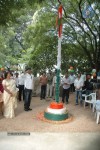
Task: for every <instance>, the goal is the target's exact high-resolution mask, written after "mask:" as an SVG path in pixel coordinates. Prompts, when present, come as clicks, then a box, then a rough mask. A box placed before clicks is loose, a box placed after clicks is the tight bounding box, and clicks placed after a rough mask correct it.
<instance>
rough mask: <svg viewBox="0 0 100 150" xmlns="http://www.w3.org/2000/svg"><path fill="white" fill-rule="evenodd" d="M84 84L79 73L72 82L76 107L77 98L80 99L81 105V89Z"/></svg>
mask: <svg viewBox="0 0 100 150" xmlns="http://www.w3.org/2000/svg"><path fill="white" fill-rule="evenodd" d="M83 85H84V83H83V80H82V79H81V74H80V73H79V74H78V75H77V78H76V79H75V81H74V86H75V90H76V105H78V97H80V104H82V87H83Z"/></svg>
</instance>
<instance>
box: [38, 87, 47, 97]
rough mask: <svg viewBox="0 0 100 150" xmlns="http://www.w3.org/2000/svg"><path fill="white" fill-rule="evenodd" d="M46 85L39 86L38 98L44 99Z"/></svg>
mask: <svg viewBox="0 0 100 150" xmlns="http://www.w3.org/2000/svg"><path fill="white" fill-rule="evenodd" d="M46 87H47V86H46V85H41V95H40V98H41V99H42V98H44V99H45V97H46Z"/></svg>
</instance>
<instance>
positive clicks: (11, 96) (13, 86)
mask: <svg viewBox="0 0 100 150" xmlns="http://www.w3.org/2000/svg"><path fill="white" fill-rule="evenodd" d="M39 83H40V87H41V92H40V100H43V99H48V98H51V99H53V100H55V95H56V83H57V77H56V72H55V73H54V72H51V71H50V72H49V73H47V74H46V73H45V72H43V73H42V74H41V75H40V77H39ZM33 85H34V76H33V74H32V70H31V68H26V70H25V72H24V73H23V72H22V73H21V74H20V75H19V74H18V73H17V72H16V73H14V74H12V73H11V72H10V71H7V72H5V74H4V76H3V77H2V78H0V99H2V100H3V103H4V113H3V114H4V117H6V118H13V117H14V116H15V108H17V101H19V102H20V101H23V107H24V110H25V111H31V110H32V109H31V108H30V104H31V98H32V91H33ZM98 85H99V86H97V87H95V84H94V82H93V79H91V75H90V74H87V75H86V74H82V73H78V74H77V75H75V74H74V73H71V72H70V73H69V72H66V73H65V75H64V76H63V77H60V85H59V87H61V89H62V90H61V91H62V92H61V95H60V96H61V101H62V102H63V103H66V104H68V103H69V96H70V93H73V92H75V105H78V104H79V99H80V104H81V105H82V102H83V98H82V93H83V92H85V94H87V95H88V94H90V93H92V92H93V90H94V88H98V89H100V83H99V84H98ZM98 91H99V93H100V90H98ZM1 95H2V97H1ZM98 95H99V96H100V94H98Z"/></svg>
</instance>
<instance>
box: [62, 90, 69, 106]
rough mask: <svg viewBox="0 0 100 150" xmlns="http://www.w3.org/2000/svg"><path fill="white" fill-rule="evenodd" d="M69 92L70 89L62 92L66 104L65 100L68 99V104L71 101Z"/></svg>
mask: <svg viewBox="0 0 100 150" xmlns="http://www.w3.org/2000/svg"><path fill="white" fill-rule="evenodd" d="M69 90H70V89H63V91H62V102H63V103H64V99H65V97H66V102H68V99H69Z"/></svg>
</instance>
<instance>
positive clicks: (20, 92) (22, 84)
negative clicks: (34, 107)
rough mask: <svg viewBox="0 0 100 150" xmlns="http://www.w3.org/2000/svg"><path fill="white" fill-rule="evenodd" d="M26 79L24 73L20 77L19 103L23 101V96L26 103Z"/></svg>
mask: <svg viewBox="0 0 100 150" xmlns="http://www.w3.org/2000/svg"><path fill="white" fill-rule="evenodd" d="M24 78H25V74H24V73H22V74H21V75H19V77H18V88H19V94H18V99H19V101H21V97H22V94H23V101H24V98H25V96H24Z"/></svg>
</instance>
